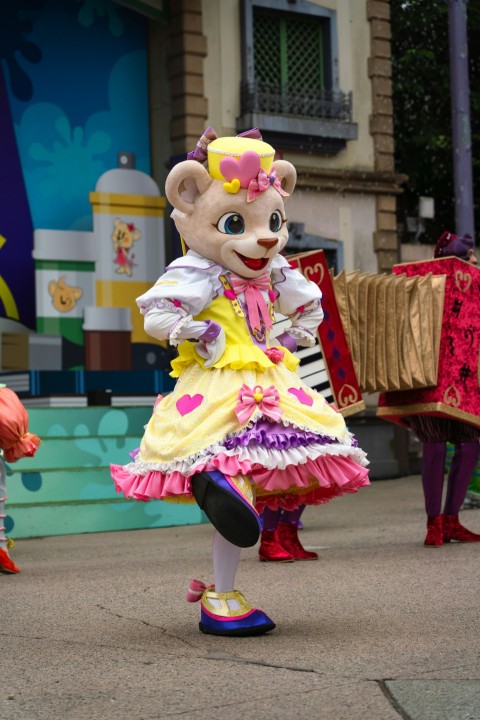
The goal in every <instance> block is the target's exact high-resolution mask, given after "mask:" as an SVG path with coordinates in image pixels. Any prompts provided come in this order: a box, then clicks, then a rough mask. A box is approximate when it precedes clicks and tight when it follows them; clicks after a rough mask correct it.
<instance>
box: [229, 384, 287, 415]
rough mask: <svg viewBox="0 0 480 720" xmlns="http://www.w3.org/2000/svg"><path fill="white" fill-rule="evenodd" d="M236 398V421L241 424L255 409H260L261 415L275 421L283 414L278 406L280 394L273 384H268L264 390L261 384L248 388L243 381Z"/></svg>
mask: <svg viewBox="0 0 480 720" xmlns="http://www.w3.org/2000/svg"><path fill="white" fill-rule="evenodd" d="M238 400H239V402H238V404H237V405H236V407H235V414H236V416H237V418H238V422H239V423H241V424H242V425H243V424H244V423H246V422H247V421H248V420H249V419H250V418H251V416H252V415H253V413H254V412H255V410H257V409H258V410H260V412H261V413H262V415H265V416H266V417H269V418H271V419H272V420H274V421H275V422H277V421H278V420H280V416H281V415H283V410H280V408H279V407H278V402H279V400H280V396H279V394H278V390H277V389H276V388H275V387H274V385H270V387H268V388H266V389H265V390H264V389H263V388H262V386H261V385H255V387H254V388H250V387H248V385H245V383H244V384H243V385H242V387H241V388H240V390H239V392H238Z"/></svg>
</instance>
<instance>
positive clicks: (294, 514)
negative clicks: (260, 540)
mask: <svg viewBox="0 0 480 720" xmlns="http://www.w3.org/2000/svg"><path fill="white" fill-rule="evenodd" d="M304 510H305V505H300V506H299V507H298V508H296V509H295V510H270V508H268V507H267V508H265V510H264V511H263V514H262V517H263V529H264V530H276V529H277V523H278V521H279V519H280V515H281V519H282V522H288V523H291V524H292V525H296V524H297V523H298V521H299V520H300V517H301V515H302V513H303V511H304Z"/></svg>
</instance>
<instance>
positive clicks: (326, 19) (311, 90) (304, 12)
mask: <svg viewBox="0 0 480 720" xmlns="http://www.w3.org/2000/svg"><path fill="white" fill-rule="evenodd" d="M242 10H243V48H242V55H243V70H242V86H241V117H240V118H239V119H238V123H237V127H238V129H239V130H242V129H246V128H247V127H249V126H250V127H251V126H255V125H256V126H260V127H262V128H263V129H264V130H266V131H267V132H268V131H271V132H274V133H277V135H278V133H280V134H282V135H284V136H285V137H284V140H286V143H284V145H285V146H288V145H290V146H292V143H293V145H295V140H292V136H293V135H295V134H297V135H303V136H308V135H312V134H313V135H318V134H319V132H321V134H322V137H323V141H322V145H323V149H324V150H326V151H330V152H338V150H340V149H341V148H342V147H344V146H345V141H346V140H347V139H353V138H355V137H356V125H354V124H353V123H352V117H351V114H352V113H351V107H352V98H351V94H350V93H344V92H341V91H340V90H339V89H338V81H337V63H338V58H337V50H336V48H337V40H336V34H337V30H336V13H335V11H333V10H328V9H325V8H323V7H321V6H320V5H318V4H316V3H313V2H309V1H308V0H296V1H295V2H291V1H290V2H289V0H242ZM319 120H324V121H327V122H330V123H331V122H332V121H333V123H334V125H332V124H330V126H328V125H325V124H324V125H323V127H319V124H318V121H319ZM286 136H288V137H286ZM277 139H278V138H277Z"/></svg>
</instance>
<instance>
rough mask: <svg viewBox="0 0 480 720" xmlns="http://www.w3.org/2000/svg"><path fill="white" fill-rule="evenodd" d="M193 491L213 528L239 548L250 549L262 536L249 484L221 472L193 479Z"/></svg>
mask: <svg viewBox="0 0 480 720" xmlns="http://www.w3.org/2000/svg"><path fill="white" fill-rule="evenodd" d="M191 483H192V492H193V495H194V497H195V500H196V501H197V504H198V505H199V507H200V508H201V509H202V510H203V511H204V512H205V514H206V516H207V517H208V519H209V520H210V522H211V523H212V525H213V527H214V528H215V529H216V530H218V532H219V533H220V535H223V537H224V538H225V540H228V541H229V542H231V543H232V544H233V545H236V546H237V547H251V546H252V545H255V543H256V542H257V540H258V538H259V537H260V516H259V514H258V512H257V511H256V510H255V507H254V505H253V492H252V486H251V483H250V481H249V480H248V479H247V478H244V477H243V475H236V476H235V477H230V476H229V475H224V474H223V473H221V472H220V471H218V470H214V471H213V472H202V473H199V474H198V475H193V476H192V478H191Z"/></svg>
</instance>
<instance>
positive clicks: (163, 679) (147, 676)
mask: <svg viewBox="0 0 480 720" xmlns="http://www.w3.org/2000/svg"><path fill="white" fill-rule="evenodd" d="M422 505H423V502H422V493H421V487H420V480H419V478H418V477H415V476H412V477H409V478H403V479H399V480H389V481H376V482H374V483H373V484H372V487H370V488H367V489H364V490H363V491H361V492H359V493H358V494H357V495H353V496H347V497H344V498H340V499H337V500H335V501H333V502H331V503H329V504H328V505H325V506H323V507H319V508H307V510H306V512H305V514H304V521H305V530H303V533H302V535H301V537H302V541H303V543H304V545H306V546H307V547H309V548H318V549H319V550H318V552H319V553H320V559H319V561H317V562H304V563H302V562H296V563H290V564H284V565H276V564H267V563H260V562H258V560H257V554H256V550H255V549H248V550H244V551H242V560H241V563H240V568H239V573H238V582H237V586H238V587H239V589H241V590H242V591H243V592H244V593H245V594H246V596H247V598H249V599H250V600H251V601H252V602H254V603H255V604H257V605H258V606H259V607H262V608H263V609H264V610H265V611H266V612H267V613H268V614H269V615H270V616H271V617H272V618H273V619H274V620H275V621H276V623H277V629H276V630H274V631H273V632H272V633H269V634H268V635H265V636H261V637H256V638H255V637H254V638H219V637H213V636H208V635H202V634H201V633H200V632H199V631H198V624H197V623H198V618H199V606H198V605H190V604H188V603H186V602H185V600H184V598H185V593H186V589H187V585H188V582H189V580H190V579H192V578H199V579H203V580H204V581H206V582H209V581H211V577H212V576H211V564H210V545H211V536H212V530H211V527H210V526H209V525H202V526H191V527H177V528H167V529H155V530H142V531H129V532H119V533H104V534H94V535H93V534H92V535H81V536H78V535H77V536H66V537H50V538H44V539H33V540H22V541H18V542H17V544H16V547H15V549H14V550H13V553H12V555H13V557H14V559H15V561H16V562H17V563H18V565H19V566H20V567H21V568H22V573H21V574H20V575H18V576H7V575H0V601H1V604H0V619H1V622H0V646H1V655H0V670H1V672H0V718H1V720H57V719H58V720H60V719H61V720H83V719H84V718H85V719H87V718H88V719H90V718H95V720H96V719H101V720H114V719H115V720H123V719H124V718H125V720H127V719H128V720H153V719H158V718H170V717H177V716H178V717H182V718H186V719H189V718H201V717H205V718H207V717H208V718H209V720H217V719H218V720H254V719H255V720H270V719H271V720H278V719H281V720H283V718H285V719H288V720H296V719H297V718H298V719H300V720H303V719H305V720H310V718H311V719H312V720H313V719H315V720H323V719H325V720H364V719H365V720H398V719H399V718H403V719H404V720H405V719H409V720H480V663H479V651H480V642H479V629H478V618H479V592H478V591H479V576H480V574H479V559H480V545H475V544H473V545H459V544H455V545H454V544H452V545H447V546H444V547H442V548H439V549H427V548H424V546H423V538H424V534H425V518H424V514H423V508H422ZM462 519H463V521H464V523H465V524H466V525H467V526H468V527H469V528H471V529H472V530H475V531H477V532H480V510H478V509H477V510H468V511H465V512H463V513H462Z"/></svg>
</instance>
